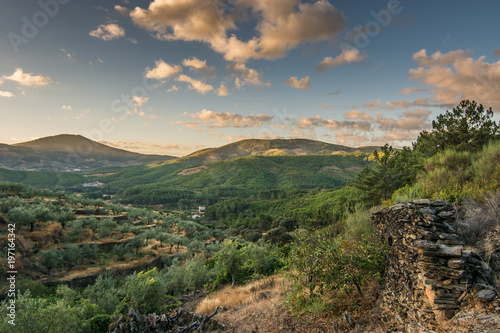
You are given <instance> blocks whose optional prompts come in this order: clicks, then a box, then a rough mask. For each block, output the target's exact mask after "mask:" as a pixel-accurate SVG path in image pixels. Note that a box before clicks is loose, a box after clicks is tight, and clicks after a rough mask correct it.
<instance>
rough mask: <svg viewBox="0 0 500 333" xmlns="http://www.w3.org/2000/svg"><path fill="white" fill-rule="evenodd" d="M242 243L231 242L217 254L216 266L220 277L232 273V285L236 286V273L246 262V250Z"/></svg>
mask: <svg viewBox="0 0 500 333" xmlns="http://www.w3.org/2000/svg"><path fill="white" fill-rule="evenodd" d="M240 247H241V246H240V244H238V243H236V242H229V243H226V244H224V247H223V248H222V250H220V251H219V252H218V253H217V254H216V255H215V258H214V259H215V268H216V271H217V273H218V279H219V278H221V277H223V276H224V275H227V274H229V275H231V285H232V286H233V287H234V283H235V279H236V273H237V272H238V270H239V269H240V266H242V265H243V263H244V261H245V260H244V259H245V258H244V253H245V252H244V250H243V249H242V248H240Z"/></svg>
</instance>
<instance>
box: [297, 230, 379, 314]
mask: <svg viewBox="0 0 500 333" xmlns="http://www.w3.org/2000/svg"><path fill="white" fill-rule="evenodd" d="M385 252H386V249H385V247H384V246H383V245H382V243H381V242H380V241H379V240H378V238H376V237H373V238H369V237H366V236H363V237H362V238H361V239H359V240H356V239H353V238H350V237H348V235H345V234H344V235H337V233H336V231H335V230H334V229H333V228H326V229H323V230H320V231H317V232H302V233H301V234H300V235H299V236H298V237H297V239H296V241H295V243H294V245H293V246H292V248H291V251H290V254H289V256H288V268H289V273H288V278H289V279H290V280H291V281H292V283H293V285H292V293H291V295H289V298H288V302H289V304H290V305H291V306H292V307H294V308H296V309H301V308H303V307H304V306H306V307H307V306H309V305H311V304H314V303H315V301H316V300H317V299H318V298H321V296H326V295H333V294H337V295H338V294H339V293H342V292H344V293H352V291H353V290H356V291H357V293H358V294H359V296H360V297H363V291H362V290H363V286H364V285H365V283H366V282H368V281H370V280H372V279H377V278H378V277H379V276H380V272H381V270H382V269H383V265H384V258H385ZM329 298H331V299H335V298H334V297H326V299H329Z"/></svg>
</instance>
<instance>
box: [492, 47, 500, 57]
mask: <svg viewBox="0 0 500 333" xmlns="http://www.w3.org/2000/svg"><path fill="white" fill-rule="evenodd" d="M493 53H494V54H495V55H496V56H497V57H498V59H500V49H495V50H494V51H493Z"/></svg>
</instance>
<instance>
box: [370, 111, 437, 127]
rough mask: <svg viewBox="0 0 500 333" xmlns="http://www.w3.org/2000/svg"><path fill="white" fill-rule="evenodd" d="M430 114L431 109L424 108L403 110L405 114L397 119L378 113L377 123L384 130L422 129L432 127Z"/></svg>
mask: <svg viewBox="0 0 500 333" xmlns="http://www.w3.org/2000/svg"><path fill="white" fill-rule="evenodd" d="M430 114H431V112H430V111H428V110H424V109H415V110H408V111H403V116H402V117H400V118H399V119H397V120H395V119H394V118H392V117H384V116H382V114H380V113H377V123H378V126H379V129H380V130H383V131H394V130H397V131H403V132H404V131H422V130H424V129H430V127H431V123H430V121H429V116H430Z"/></svg>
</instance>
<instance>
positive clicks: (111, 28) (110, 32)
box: [89, 23, 125, 41]
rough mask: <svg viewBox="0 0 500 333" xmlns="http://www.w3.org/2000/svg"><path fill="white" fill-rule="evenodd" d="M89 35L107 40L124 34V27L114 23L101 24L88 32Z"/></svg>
mask: <svg viewBox="0 0 500 333" xmlns="http://www.w3.org/2000/svg"><path fill="white" fill-rule="evenodd" d="M89 36H92V37H95V38H99V39H102V40H105V41H108V40H112V39H117V38H120V37H123V36H125V29H123V28H122V27H120V26H119V25H118V24H116V23H109V24H101V25H99V26H98V27H97V29H95V30H92V31H91V32H89Z"/></svg>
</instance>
